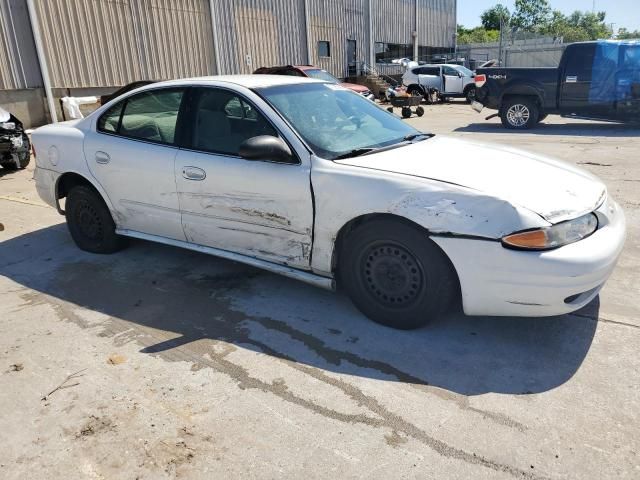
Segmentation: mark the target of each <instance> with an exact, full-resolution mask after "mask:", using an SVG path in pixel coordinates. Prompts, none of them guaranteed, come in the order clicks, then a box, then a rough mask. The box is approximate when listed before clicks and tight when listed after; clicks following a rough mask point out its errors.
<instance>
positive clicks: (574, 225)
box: [502, 213, 598, 250]
mask: <svg viewBox="0 0 640 480" xmlns="http://www.w3.org/2000/svg"><path fill="white" fill-rule="evenodd" d="M597 228H598V217H596V216H595V215H594V214H593V213H589V214H587V215H583V216H582V217H579V218H576V219H573V220H568V221H566V222H562V223H558V224H556V225H553V226H552V227H546V228H538V229H535V230H527V231H524V232H517V233H512V234H510V235H507V236H506V237H504V238H503V239H502V245H503V246H505V247H511V248H518V249H523V250H550V249H552V248H558V247H561V246H563V245H567V244H569V243H573V242H577V241H578V240H582V239H583V238H587V237H588V236H589V235H591V234H592V233H593V232H595V231H596V229H597Z"/></svg>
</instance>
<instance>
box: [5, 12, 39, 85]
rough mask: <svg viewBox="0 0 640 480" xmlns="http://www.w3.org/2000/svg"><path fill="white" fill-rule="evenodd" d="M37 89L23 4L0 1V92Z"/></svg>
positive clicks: (34, 59)
mask: <svg viewBox="0 0 640 480" xmlns="http://www.w3.org/2000/svg"><path fill="white" fill-rule="evenodd" d="M41 85H42V77H41V76H40V68H39V66H38V58H37V56H36V47H35V45H34V42H33V36H32V35H31V23H30V22H29V12H28V11H27V6H26V3H25V1H24V0H0V90H16V89H21V88H33V87H40V86H41Z"/></svg>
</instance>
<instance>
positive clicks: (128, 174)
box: [84, 88, 185, 240]
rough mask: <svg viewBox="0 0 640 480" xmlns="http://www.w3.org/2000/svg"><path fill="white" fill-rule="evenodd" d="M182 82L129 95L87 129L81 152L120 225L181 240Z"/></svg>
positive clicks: (122, 227) (124, 227)
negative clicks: (179, 140)
mask: <svg viewBox="0 0 640 480" xmlns="http://www.w3.org/2000/svg"><path fill="white" fill-rule="evenodd" d="M184 94H185V89H184V88H159V89H154V90H146V91H144V92H141V93H138V94H135V95H132V96H129V97H127V98H126V99H124V100H122V101H120V102H118V103H117V104H116V105H114V106H113V107H111V108H109V109H108V110H107V111H106V112H105V113H103V114H102V115H101V116H100V117H99V118H98V120H97V122H96V124H95V126H94V127H95V128H94V129H92V130H91V131H89V132H87V133H86V135H85V141H84V153H85V158H86V161H87V164H88V167H89V170H90V171H91V174H92V175H93V176H94V177H95V179H96V180H97V181H98V183H100V185H101V186H102V188H103V189H104V191H105V192H106V194H107V195H108V197H109V199H110V200H111V204H112V205H113V207H114V208H115V210H116V211H115V212H114V213H115V215H114V217H115V218H114V220H115V222H116V225H117V226H118V228H120V229H128V230H134V231H137V232H142V233H147V234H152V235H159V236H162V237H167V238H172V239H177V240H184V233H183V230H182V224H181V221H180V208H179V205H178V197H177V195H176V183H175V178H174V161H175V157H176V154H177V153H178V148H177V147H176V132H177V125H178V120H179V116H180V108H181V103H182V99H183V97H184Z"/></svg>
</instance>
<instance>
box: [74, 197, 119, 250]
mask: <svg viewBox="0 0 640 480" xmlns="http://www.w3.org/2000/svg"><path fill="white" fill-rule="evenodd" d="M65 209H66V212H65V215H66V217H67V227H68V228H69V233H71V237H72V238H73V241H74V242H75V243H76V245H77V246H78V247H79V248H80V249H81V250H84V251H86V252H91V253H114V252H117V251H118V250H120V249H121V248H122V247H123V246H124V244H125V242H124V239H123V237H121V236H120V235H117V234H116V225H115V223H114V222H113V218H111V212H109V209H108V208H107V205H106V204H105V203H104V201H103V200H102V198H101V197H100V195H99V194H98V192H96V191H95V190H94V189H92V188H90V187H87V186H84V185H79V186H76V187H73V188H72V189H71V191H70V192H69V194H68V195H67V202H66V205H65Z"/></svg>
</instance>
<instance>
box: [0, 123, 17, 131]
mask: <svg viewBox="0 0 640 480" xmlns="http://www.w3.org/2000/svg"><path fill="white" fill-rule="evenodd" d="M0 128H2V129H4V130H15V129H16V124H15V123H14V122H4V123H0Z"/></svg>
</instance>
